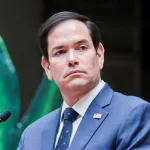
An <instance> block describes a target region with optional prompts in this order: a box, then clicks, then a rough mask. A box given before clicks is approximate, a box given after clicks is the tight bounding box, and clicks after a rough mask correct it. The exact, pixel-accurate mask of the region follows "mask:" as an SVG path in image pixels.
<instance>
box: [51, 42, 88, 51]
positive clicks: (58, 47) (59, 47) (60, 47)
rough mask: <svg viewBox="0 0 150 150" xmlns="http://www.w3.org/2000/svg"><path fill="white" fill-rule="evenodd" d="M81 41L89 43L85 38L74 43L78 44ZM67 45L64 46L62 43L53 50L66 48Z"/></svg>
mask: <svg viewBox="0 0 150 150" xmlns="http://www.w3.org/2000/svg"><path fill="white" fill-rule="evenodd" d="M81 43H88V41H87V40H85V39H83V40H80V41H77V42H75V44H74V45H78V44H81ZM65 47H66V46H62V45H60V46H55V47H54V48H53V49H52V52H53V51H55V50H58V49H62V48H65Z"/></svg>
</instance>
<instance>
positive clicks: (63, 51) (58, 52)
mask: <svg viewBox="0 0 150 150" xmlns="http://www.w3.org/2000/svg"><path fill="white" fill-rule="evenodd" d="M65 53H66V51H65V50H58V51H57V52H56V53H55V56H59V55H63V54H65Z"/></svg>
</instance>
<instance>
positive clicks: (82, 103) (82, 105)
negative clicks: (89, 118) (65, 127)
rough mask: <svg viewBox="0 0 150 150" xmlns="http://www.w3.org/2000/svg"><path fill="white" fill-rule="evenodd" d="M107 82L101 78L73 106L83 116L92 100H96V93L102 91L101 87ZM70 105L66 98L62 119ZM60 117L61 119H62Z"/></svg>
mask: <svg viewBox="0 0 150 150" xmlns="http://www.w3.org/2000/svg"><path fill="white" fill-rule="evenodd" d="M104 85H105V82H104V81H103V80H101V81H100V82H99V84H98V85H97V86H96V87H95V88H94V89H92V90H91V91H90V92H88V93H87V94H86V95H85V96H83V97H82V98H81V99H79V100H78V101H77V102H76V103H75V104H74V105H73V106H72V108H73V109H74V110H75V111H76V112H77V113H78V114H79V115H80V116H81V117H83V116H84V114H85V112H86V110H87V109H88V107H89V105H90V104H91V102H92V101H93V100H94V98H95V97H96V95H97V94H98V93H99V92H100V91H101V89H102V88H103V87H104ZM67 107H69V106H68V105H67V103H66V102H65V100H64V101H63V105H62V110H61V119H62V115H63V112H64V110H65V109H66V108H67ZM61 119H60V120H61Z"/></svg>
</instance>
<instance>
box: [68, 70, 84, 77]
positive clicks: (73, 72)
mask: <svg viewBox="0 0 150 150" xmlns="http://www.w3.org/2000/svg"><path fill="white" fill-rule="evenodd" d="M75 73H83V71H80V70H72V71H70V72H69V73H68V74H67V75H66V77H67V76H69V75H71V74H75Z"/></svg>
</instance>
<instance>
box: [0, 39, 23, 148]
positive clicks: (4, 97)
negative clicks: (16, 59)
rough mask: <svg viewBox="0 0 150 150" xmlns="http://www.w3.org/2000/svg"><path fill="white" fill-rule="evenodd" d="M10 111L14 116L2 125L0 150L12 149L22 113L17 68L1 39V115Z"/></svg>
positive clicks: (0, 126)
mask: <svg viewBox="0 0 150 150" xmlns="http://www.w3.org/2000/svg"><path fill="white" fill-rule="evenodd" d="M5 109H9V110H10V111H11V113H12V116H11V117H10V118H9V119H8V120H7V121H6V122H5V123H1V124H0V150H7V149H10V147H8V144H10V143H11V140H12V137H13V134H14V130H15V128H16V123H17V122H18V118H19V113H20V99H19V86H18V78H17V74H16V70H15V67H14V65H13V63H12V61H11V58H10V56H9V54H8V51H7V48H6V46H5V43H4V41H3V39H2V38H1V37H0V113H2V112H3V111H4V110H5Z"/></svg>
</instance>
